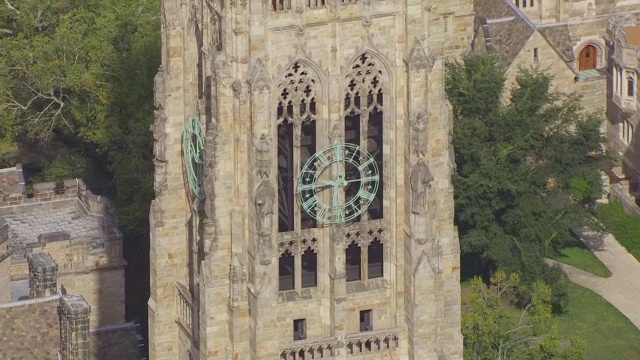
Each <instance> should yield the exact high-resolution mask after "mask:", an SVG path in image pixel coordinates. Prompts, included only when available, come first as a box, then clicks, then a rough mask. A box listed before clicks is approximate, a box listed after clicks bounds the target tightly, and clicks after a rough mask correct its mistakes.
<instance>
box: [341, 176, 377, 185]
mask: <svg viewBox="0 0 640 360" xmlns="http://www.w3.org/2000/svg"><path fill="white" fill-rule="evenodd" d="M375 179H376V177H375V176H369V177H364V178H359V179H353V180H345V183H346V184H348V183H352V182H356V181H371V180H375Z"/></svg>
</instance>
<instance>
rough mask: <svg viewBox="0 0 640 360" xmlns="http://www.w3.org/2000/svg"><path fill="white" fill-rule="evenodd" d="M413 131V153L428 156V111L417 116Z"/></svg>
mask: <svg viewBox="0 0 640 360" xmlns="http://www.w3.org/2000/svg"><path fill="white" fill-rule="evenodd" d="M411 129H412V130H413V134H412V135H413V136H412V140H413V151H415V153H416V155H417V156H426V155H427V132H426V130H427V113H426V111H424V110H423V111H420V112H419V113H418V115H417V116H416V119H415V120H414V121H413V124H411Z"/></svg>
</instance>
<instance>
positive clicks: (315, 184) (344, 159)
mask: <svg viewBox="0 0 640 360" xmlns="http://www.w3.org/2000/svg"><path fill="white" fill-rule="evenodd" d="M379 183H380V173H379V172H378V165H377V164H376V161H375V159H374V158H373V156H371V155H370V154H369V153H368V152H366V151H364V150H362V149H361V148H360V147H359V146H357V145H354V144H334V145H332V146H329V147H327V148H325V149H323V150H320V151H318V152H317V153H315V154H314V155H313V156H312V157H311V158H310V159H309V160H308V161H307V163H306V164H305V165H304V167H303V168H302V170H301V171H300V177H299V179H298V196H299V199H300V202H301V204H302V208H303V209H304V211H305V212H306V213H307V214H309V215H310V216H311V217H313V218H314V219H316V220H317V221H318V222H319V223H321V224H341V223H345V222H347V221H350V220H353V219H355V218H357V217H358V216H359V215H360V214H362V213H363V212H364V211H365V210H366V209H367V207H369V205H371V202H372V201H373V200H374V199H375V196H376V194H377V192H378V185H379Z"/></svg>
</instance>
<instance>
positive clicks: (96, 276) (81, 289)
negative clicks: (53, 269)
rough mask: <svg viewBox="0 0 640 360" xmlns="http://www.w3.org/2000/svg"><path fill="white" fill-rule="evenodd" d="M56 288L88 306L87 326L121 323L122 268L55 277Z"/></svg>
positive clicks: (122, 318)
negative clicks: (61, 286) (89, 312)
mask: <svg viewBox="0 0 640 360" xmlns="http://www.w3.org/2000/svg"><path fill="white" fill-rule="evenodd" d="M58 285H59V286H60V285H64V287H65V288H66V289H67V293H68V294H78V295H81V296H82V297H83V298H84V299H85V300H86V301H87V303H89V305H90V306H91V315H90V322H89V324H90V326H91V328H92V329H93V328H97V327H101V326H105V325H111V324H117V325H120V324H124V322H125V320H124V269H123V268H112V269H108V268H107V269H97V270H93V271H91V272H88V273H81V272H66V273H65V272H64V271H60V272H59V274H58Z"/></svg>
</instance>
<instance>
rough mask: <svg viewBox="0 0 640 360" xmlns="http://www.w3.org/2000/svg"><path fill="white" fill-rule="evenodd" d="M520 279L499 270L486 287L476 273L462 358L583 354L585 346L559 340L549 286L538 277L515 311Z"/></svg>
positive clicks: (571, 358) (538, 359) (571, 359)
mask: <svg viewBox="0 0 640 360" xmlns="http://www.w3.org/2000/svg"><path fill="white" fill-rule="evenodd" d="M520 287H521V285H520V278H519V276H518V275H517V274H511V275H509V276H507V275H506V274H505V273H504V272H502V271H497V272H496V273H495V274H493V276H491V284H490V286H487V285H485V284H484V283H483V282H482V279H480V278H479V277H476V278H474V279H473V281H472V282H471V289H470V292H469V294H468V295H467V296H466V298H465V302H464V304H463V313H462V335H463V336H464V358H465V359H469V360H471V359H499V360H506V359H522V360H525V359H531V360H543V359H563V360H578V359H582V358H583V356H584V349H585V348H584V344H582V343H581V342H579V341H570V342H564V343H563V342H561V341H560V339H559V337H558V332H557V329H556V327H555V325H553V323H552V319H551V289H550V288H549V286H547V285H546V284H544V283H543V282H541V281H536V282H534V283H533V284H532V286H531V291H530V292H531V297H530V298H529V299H527V300H528V301H527V303H526V305H524V307H523V308H521V309H518V308H517V307H516V306H515V304H516V303H517V302H518V301H520V302H522V300H521V299H520V298H519V297H518V294H519V293H521V292H522V291H521V290H519V288H520Z"/></svg>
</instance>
